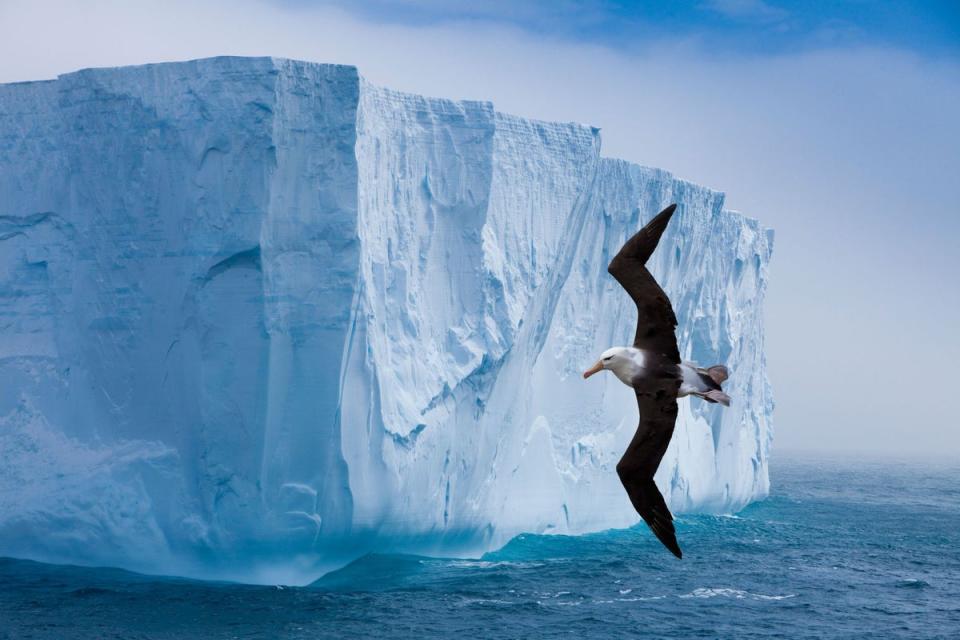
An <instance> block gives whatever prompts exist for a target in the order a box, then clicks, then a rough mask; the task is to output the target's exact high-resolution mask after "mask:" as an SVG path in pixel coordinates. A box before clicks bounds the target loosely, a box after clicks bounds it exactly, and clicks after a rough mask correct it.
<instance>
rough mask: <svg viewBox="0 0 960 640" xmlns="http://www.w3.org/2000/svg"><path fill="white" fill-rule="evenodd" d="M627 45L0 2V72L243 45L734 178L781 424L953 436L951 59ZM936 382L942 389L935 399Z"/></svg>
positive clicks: (863, 439) (959, 81) (850, 444)
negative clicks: (759, 290)
mask: <svg viewBox="0 0 960 640" xmlns="http://www.w3.org/2000/svg"><path fill="white" fill-rule="evenodd" d="M646 45H647V46H645V47H644V48H643V49H642V50H629V51H625V50H619V49H614V48H612V47H610V46H602V45H599V44H597V43H595V42H584V41H577V40H571V39H566V38H561V37H558V36H545V35H542V34H541V35H536V34H532V33H531V32H530V31H528V30H525V29H521V28H518V27H517V26H511V25H505V24H500V23H497V22H492V21H490V20H487V19H478V20H459V21H453V22H447V21H443V22H439V23H435V22H426V23H423V24H397V23H395V22H389V21H375V20H372V19H367V18H365V17H363V16H360V15H357V14H351V13H348V12H346V11H343V10H341V9H338V8H335V7H329V6H322V7H315V6H303V5H296V6H293V7H291V6H289V5H287V4H284V5H277V4H267V3H263V2H254V1H252V0H239V1H237V2H226V1H223V2H220V1H214V2H205V3H198V4H194V3H188V2H184V1H182V0H171V1H170V2H167V3H164V4H154V3H147V4H137V3H130V2H120V1H108V0H94V1H91V2H87V3H82V4H81V3H75V2H68V1H66V0H62V1H60V2H27V1H25V0H7V1H6V2H4V3H0V81H13V80H28V79H37V78H49V77H52V76H54V75H56V74H57V73H62V72H67V71H72V70H74V69H77V68H80V67H86V66H110V65H124V64H138V63H144V62H156V61H164V60H182V59H188V58H195V57H203V56H211V55H221V54H236V55H276V56H285V57H291V58H301V59H307V60H314V61H320V62H338V63H348V64H356V65H357V66H358V67H359V68H360V70H361V73H363V74H364V75H365V76H366V77H367V78H368V79H369V80H371V81H373V82H375V83H378V84H382V85H387V86H390V87H393V88H396V89H400V90H406V91H413V92H417V93H423V94H427V95H441V96H446V97H454V98H471V99H482V100H492V101H493V102H494V103H495V104H496V106H497V107H498V108H499V109H501V110H504V111H507V112H512V113H517V114H520V115H525V116H530V117H536V118H540V119H547V120H560V121H580V122H586V123H589V124H593V125H597V126H600V127H601V128H602V131H603V139H604V153H605V155H610V156H615V157H623V158H627V159H630V160H634V161H637V162H640V163H643V164H647V165H653V166H659V167H663V168H666V169H669V170H671V171H673V172H675V173H676V174H677V175H680V176H682V177H685V178H688V179H691V180H694V181H696V182H699V183H701V184H705V185H707V186H711V187H715V188H720V189H724V190H726V191H727V193H728V194H729V195H728V204H729V205H730V206H731V207H734V208H737V209H741V210H743V211H744V212H746V213H747V214H749V215H751V216H754V217H757V218H759V219H761V220H762V221H763V222H764V223H765V224H767V225H769V226H772V227H774V228H776V230H777V243H776V247H775V255H774V263H773V266H772V282H771V289H770V295H769V303H768V306H767V326H768V332H769V335H768V345H767V346H768V359H769V363H770V369H771V374H772V378H773V382H774V385H775V393H776V397H777V402H778V412H777V424H778V434H777V442H778V443H779V444H780V445H786V446H794V447H804V448H810V447H813V448H838V449H842V450H863V449H864V448H866V449H873V450H886V451H902V450H903V449H904V448H910V447H912V448H914V449H917V450H919V451H928V452H929V451H938V450H939V451H944V450H947V451H954V452H960V429H957V428H956V426H955V425H956V419H955V418H950V417H949V413H945V412H943V411H941V409H940V405H939V402H941V400H940V399H939V398H940V394H942V393H949V390H944V389H938V388H932V387H931V384H932V383H931V381H937V380H950V379H952V378H953V376H954V373H953V371H952V368H953V367H954V366H955V364H954V363H956V362H958V361H960V341H958V340H957V339H956V337H955V335H954V333H955V328H956V327H958V326H960V299H958V298H960V293H958V291H960V288H958V287H957V285H956V278H957V277H958V275H960V255H958V252H957V251H956V248H955V246H954V245H955V244H956V238H957V237H960V206H958V204H957V198H956V195H955V193H954V187H953V185H954V184H955V180H956V176H957V175H960V156H958V154H957V149H958V148H960V125H958V123H957V120H956V113H958V112H960V64H958V63H957V60H956V59H955V58H951V57H943V56H940V57H924V56H920V55H917V54H915V53H909V52H904V51H902V50H898V49H893V48H889V47H856V48H849V47H848V48H824V49H812V50H806V51H802V52H795V53H790V54H778V55H745V54H736V53H732V52H725V53H720V54H718V53H717V52H716V51H715V50H713V49H711V48H709V47H705V46H704V45H703V43H702V41H701V40H699V39H698V38H697V37H689V36H687V35H684V34H683V33H676V34H672V35H671V37H670V38H669V39H659V40H656V39H651V40H649V41H647V43H646ZM947 400H948V399H947V398H946V397H944V398H943V401H944V402H945V401H947Z"/></svg>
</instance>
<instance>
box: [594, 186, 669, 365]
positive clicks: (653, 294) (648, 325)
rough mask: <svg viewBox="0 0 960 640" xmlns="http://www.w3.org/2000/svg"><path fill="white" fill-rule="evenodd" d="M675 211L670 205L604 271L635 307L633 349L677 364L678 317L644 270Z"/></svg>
mask: <svg viewBox="0 0 960 640" xmlns="http://www.w3.org/2000/svg"><path fill="white" fill-rule="evenodd" d="M676 208H677V205H675V204H672V205H670V206H669V207H667V208H666V209H664V210H663V211H661V212H660V213H658V214H657V215H656V216H655V217H654V218H653V219H652V220H651V221H650V222H648V223H647V224H646V226H644V227H643V229H640V231H638V232H637V233H635V234H634V235H633V237H632V238H630V239H629V240H627V242H626V244H624V245H623V248H622V249H620V253H618V254H617V255H616V256H615V257H614V258H613V260H611V261H610V266H609V267H607V271H609V272H610V275H612V276H613V277H614V278H616V279H617V282H619V283H620V285H621V286H622V287H623V288H624V289H626V290H627V293H629V294H630V297H631V298H633V301H634V303H636V305H637V332H636V335H635V336H634V339H633V346H635V347H636V348H638V349H643V350H644V351H650V352H652V353H656V354H659V355H662V356H663V357H664V358H666V359H668V360H670V361H671V362H675V363H679V362H680V352H679V350H678V349H677V336H676V328H677V316H676V315H674V313H673V307H672V306H671V305H670V299H669V298H667V294H665V293H664V292H663V289H661V288H660V285H658V284H657V281H656V280H655V279H654V278H653V276H652V275H650V272H649V271H647V267H646V264H647V260H649V259H650V256H651V255H652V254H653V250H654V249H656V248H657V243H658V242H660V236H661V235H663V231H664V229H666V228H667V223H668V222H670V217H671V216H672V215H673V212H674V210H675V209H676Z"/></svg>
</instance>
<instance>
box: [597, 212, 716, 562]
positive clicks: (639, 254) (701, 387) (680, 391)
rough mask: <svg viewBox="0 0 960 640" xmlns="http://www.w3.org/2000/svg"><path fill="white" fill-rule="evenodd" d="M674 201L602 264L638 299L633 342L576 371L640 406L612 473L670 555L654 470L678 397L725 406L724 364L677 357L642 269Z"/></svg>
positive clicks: (671, 325) (666, 513)
mask: <svg viewBox="0 0 960 640" xmlns="http://www.w3.org/2000/svg"><path fill="white" fill-rule="evenodd" d="M676 208H677V205H675V204H671V205H670V206H669V207H667V208H666V209H664V210H663V211H661V212H660V213H659V214H657V216H656V217H655V218H653V219H652V220H651V221H650V222H648V223H647V225H646V226H645V227H643V229H641V230H640V231H638V232H637V233H636V234H634V236H633V237H632V238H630V239H629V240H627V243H626V244H625V245H623V248H622V249H620V253H618V254H617V255H616V257H614V259H613V260H612V261H611V262H610V266H609V267H607V271H609V272H610V275H612V276H613V277H614V278H616V279H617V282H619V283H620V285H621V286H622V287H623V288H624V289H626V291H627V293H629V294H630V297H631V298H633V301H634V302H635V303H636V305H637V332H636V335H635V337H634V339H633V346H632V347H613V348H611V349H607V350H606V351H604V352H603V354H601V356H600V360H598V361H597V363H596V364H595V365H593V366H592V367H590V368H589V369H587V370H586V371H585V372H584V374H583V377H584V378H589V377H590V376H592V375H593V374H595V373H597V372H599V371H602V370H604V369H607V370H609V371H612V372H613V374H614V375H615V376H617V378H619V379H620V381H621V382H623V383H624V384H625V385H627V386H629V387H632V388H633V391H634V393H635V394H636V396H637V407H638V408H639V409H640V424H639V425H637V432H636V433H635V434H634V436H633V440H631V441H630V445H629V446H628V447H627V450H626V452H624V454H623V457H622V458H621V459H620V462H618V463H617V475H619V476H620V481H621V482H622V483H623V486H624V488H625V489H626V490H627V495H629V496H630V502H632V503H633V507H634V508H635V509H636V510H637V513H639V514H640V517H642V518H643V519H644V521H645V522H646V523H647V525H649V527H650V529H651V530H652V531H653V533H654V535H656V536H657V538H658V539H659V540H660V542H662V543H663V544H664V546H666V547H667V549H669V550H670V551H671V552H672V553H673V555H675V556H677V557H678V558H682V557H683V554H682V553H681V551H680V545H679V544H677V534H676V531H675V530H674V528H673V516H672V515H670V510H669V509H668V508H667V503H666V502H664V500H663V496H662V495H661V494H660V490H659V489H658V488H657V485H656V484H655V483H654V481H653V475H654V474H655V473H656V471H657V467H659V466H660V460H661V458H663V454H664V452H666V450H667V445H668V444H670V438H671V437H672V436H673V427H674V424H675V423H676V421H677V398H678V397H683V396H688V395H694V396H697V397H699V398H702V399H703V400H706V401H707V402H718V403H720V404H722V405H724V406H730V396H728V395H727V394H725V393H724V392H723V390H722V389H721V388H720V385H721V383H722V382H723V381H724V380H726V379H727V376H728V374H727V368H726V367H724V366H723V365H715V366H712V367H709V368H706V369H703V368H700V367H698V366H697V365H696V364H694V363H692V362H681V361H680V352H679V350H678V349H677V336H676V334H675V330H676V327H677V317H676V315H674V313H673V307H672V306H671V305H670V299H669V298H667V294H665V293H664V292H663V289H661V288H660V285H658V284H657V281H656V280H655V279H654V278H653V276H652V275H650V272H649V271H647V267H646V263H647V260H648V259H649V258H650V255H651V254H652V253H653V250H654V249H656V248H657V243H658V242H659V241H660V236H661V235H662V234H663V230H664V229H666V228H667V223H668V222H670V217H671V216H672V215H673V212H674V211H675V210H676Z"/></svg>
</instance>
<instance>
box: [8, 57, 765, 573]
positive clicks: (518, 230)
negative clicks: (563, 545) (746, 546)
mask: <svg viewBox="0 0 960 640" xmlns="http://www.w3.org/2000/svg"><path fill="white" fill-rule="evenodd" d="M651 126H653V125H651ZM670 202H677V203H678V204H679V209H678V214H677V215H676V216H674V219H673V222H672V223H671V226H670V227H669V228H668V230H667V232H666V233H665V234H664V237H663V239H662V240H661V243H660V247H659V249H658V250H657V252H656V253H655V254H654V257H653V265H652V268H653V271H654V274H655V275H656V276H657V278H658V279H659V281H660V282H661V283H662V285H663V286H664V288H665V290H666V291H667V293H668V294H669V295H670V297H671V299H672V301H673V304H674V307H675V310H676V312H677V317H678V319H679V323H680V326H679V328H678V334H679V340H680V350H681V354H682V355H683V356H684V357H685V358H688V359H692V360H695V361H698V362H700V363H702V364H707V365H709V364H714V363H725V364H727V365H728V366H729V367H730V369H731V371H732V377H731V379H730V380H729V381H728V382H727V383H726V387H727V388H728V389H729V393H730V395H732V396H733V398H734V401H733V404H732V406H731V407H730V408H729V409H726V410H724V409H721V408H718V407H717V405H707V404H705V403H702V402H700V401H699V400H695V399H694V400H688V399H684V400H681V402H680V404H681V410H680V420H679V422H678V424H677V430H676V432H675V434H674V438H673V442H672V443H671V445H670V448H669V450H668V452H667V455H666V457H665V458H664V461H663V464H662V465H661V468H660V471H659V472H658V474H657V483H658V484H659V485H660V487H661V488H662V490H663V491H664V494H665V495H666V496H667V499H668V502H669V503H670V505H671V507H672V508H673V509H674V510H675V511H679V512H684V511H707V512H729V511H735V510H737V509H739V508H741V507H742V506H744V505H745V504H747V503H748V502H749V501H751V500H753V499H756V498H758V497H762V496H764V495H766V493H767V490H768V479H767V477H768V476H767V453H768V449H769V445H770V439H771V426H770V414H771V411H772V406H773V403H772V399H771V393H770V389H769V385H768V383H767V379H766V374H765V363H764V354H763V323H762V303H763V297H764V293H765V289H766V284H767V268H768V263H769V260H770V255H771V247H772V233H771V232H769V231H768V230H766V229H764V228H762V227H761V226H760V225H759V224H758V223H757V222H756V221H754V220H751V219H749V218H745V217H743V216H741V215H739V214H736V213H732V212H729V211H725V210H724V209H723V194H721V193H718V192H716V191H711V190H709V189H706V188H703V187H700V186H697V185H694V184H691V183H688V182H684V181H682V180H678V179H676V178H674V177H673V176H672V175H671V174H669V173H667V172H665V171H661V170H658V169H649V168H644V167H640V166H637V165H633V164H630V163H628V162H624V161H620V160H612V159H608V158H603V157H601V156H600V138H599V132H598V131H597V130H596V129H593V128H590V127H585V126H581V125H576V124H559V123H549V122H538V121H534V120H527V119H524V118H518V117H514V116H510V115H506V114H502V113H498V112H497V111H495V110H494V108H493V106H492V105H491V104H490V103H486V102H464V101H451V100H440V99H432V98H424V97H421V96H415V95H409V94H404V93H398V92H395V91H391V90H388V89H383V88H380V87H376V86H373V85H371V84H369V83H368V82H367V81H365V80H364V79H363V78H362V77H360V76H359V75H358V73H357V70H356V69H355V68H353V67H347V66H337V65H323V64H313V63H304V62H296V61H290V60H283V59H272V58H213V59H206V60H198V61H192V62H183V63H171V64H157V65H148V66H141V67H127V68H120V69H97V70H84V71H79V72H76V73H71V74H66V75H63V76H60V77H59V78H58V79H56V80H52V81H42V82H29V83H17V84H8V85H0V555H11V556H18V557H26V558H33V559H38V560H44V561H48V562H61V563H80V564H108V565H116V566H122V567H126V568H130V569H135V570H140V571H147V572H153V573H168V574H171V573H172V574H182V575H190V576H200V577H223V578H233V579H240V580H245V581H253V582H288V583H290V582H306V581H309V580H311V579H313V578H315V577H316V576H317V575H318V574H319V573H321V572H323V571H324V570H327V569H330V568H332V567H335V566H338V565H341V564H343V563H344V562H346V561H348V560H350V559H352V558H354V557H356V556H357V555H359V554H362V553H365V552H367V551H371V550H379V551H401V552H416V553H435V554H444V555H473V554H479V553H482V552H483V551H486V550H489V549H491V548H494V547H497V546H499V545H502V544H503V543H505V542H506V541H507V540H509V539H510V538H511V537H513V536H514V535H516V534H518V533H521V532H535V533H543V532H558V533H580V532H586V531H595V530H599V529H604V528H609V527H621V526H628V525H630V524H633V523H634V522H636V521H637V519H638V518H637V516H636V514H635V512H634V511H633V509H632V508H631V506H630V504H629V501H628V500H627V498H626V495H625V493H624V491H623V489H622V488H621V486H620V484H619V481H618V479H617V476H616V473H615V472H614V466H615V464H616V462H617V460H618V459H619V456H620V454H621V452H622V450H623V448H624V447H625V445H626V443H627V442H628V441H629V439H630V437H631V436H632V434H633V431H634V429H635V427H636V423H637V409H636V404H635V401H634V399H633V396H632V393H631V392H630V390H629V389H627V388H626V387H624V386H622V385H621V383H619V382H618V381H617V380H616V379H614V377H613V376H595V377H593V378H591V379H590V380H587V381H584V380H583V379H581V377H580V372H581V371H582V370H583V369H584V368H585V367H587V366H589V365H590V364H591V363H592V362H593V361H594V360H595V359H596V356H597V355H598V354H599V353H600V352H601V351H602V350H604V349H605V348H607V347H609V346H612V345H618V344H628V343H629V341H630V339H631V337H632V335H633V325H634V322H635V310H634V309H633V308H632V303H631V302H630V300H629V298H628V297H627V296H626V294H625V293H624V292H623V291H622V290H621V289H620V288H619V286H618V285H617V283H616V282H615V281H614V280H613V278H612V277H610V276H609V275H608V274H607V273H606V265H607V263H608V261H609V259H610V258H611V257H612V255H613V254H614V253H615V252H616V251H617V250H618V249H619V247H620V245H621V243H622V242H623V241H624V240H625V239H626V238H627V237H628V236H629V235H630V234H632V233H633V232H634V231H636V230H637V229H639V228H640V226H642V224H643V223H644V222H645V221H646V220H647V219H649V218H650V217H651V216H652V215H653V214H655V213H656V212H658V211H659V210H660V209H661V208H662V207H664V206H666V205H667V204H669V203H670Z"/></svg>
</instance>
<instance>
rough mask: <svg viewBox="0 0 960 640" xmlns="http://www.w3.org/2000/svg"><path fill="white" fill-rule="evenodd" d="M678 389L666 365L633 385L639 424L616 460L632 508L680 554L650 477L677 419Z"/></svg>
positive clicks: (670, 518)
mask: <svg viewBox="0 0 960 640" xmlns="http://www.w3.org/2000/svg"><path fill="white" fill-rule="evenodd" d="M679 389H680V379H679V377H678V376H677V374H676V373H673V374H671V373H670V372H669V371H668V370H666V369H665V370H664V371H663V372H662V375H659V376H651V377H646V378H644V379H643V380H640V381H638V382H637V384H636V385H635V386H634V391H635V392H636V395H637V407H638V408H639V410H640V424H639V425H638V426H637V432H636V433H635V434H634V436H633V440H631V441H630V445H629V446H628V447H627V450H626V452H624V454H623V457H622V458H621V459H620V462H619V463H618V464H617V474H618V475H619V476H620V482H622V483H623V487H624V488H625V489H626V490H627V495H629V496H630V502H631V503H633V508H634V509H636V510H637V513H639V514H640V517H641V518H643V520H644V522H646V523H647V525H648V526H649V527H650V530H651V531H653V533H654V535H656V536H657V539H658V540H660V542H662V543H663V545H664V546H665V547H666V548H667V549H669V550H670V551H671V552H672V553H673V555H675V556H677V557H678V558H682V557H683V554H682V552H681V551H680V545H679V544H678V543H677V534H676V531H675V529H674V527H673V516H672V515H671V514H670V510H669V509H668V508H667V503H666V502H665V501H664V499H663V495H662V494H661V493H660V489H658V488H657V485H656V483H654V481H653V475H654V474H655V473H656V472H657V467H659V466H660V460H661V459H662V458H663V454H664V453H665V452H666V450H667V445H668V444H670V438H671V437H672V436H673V428H674V425H675V424H676V422H677V392H678V391H679Z"/></svg>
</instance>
